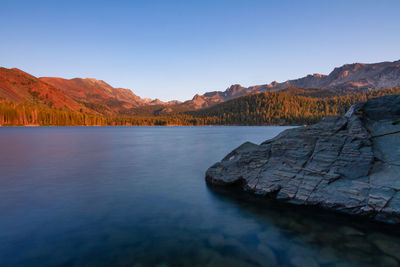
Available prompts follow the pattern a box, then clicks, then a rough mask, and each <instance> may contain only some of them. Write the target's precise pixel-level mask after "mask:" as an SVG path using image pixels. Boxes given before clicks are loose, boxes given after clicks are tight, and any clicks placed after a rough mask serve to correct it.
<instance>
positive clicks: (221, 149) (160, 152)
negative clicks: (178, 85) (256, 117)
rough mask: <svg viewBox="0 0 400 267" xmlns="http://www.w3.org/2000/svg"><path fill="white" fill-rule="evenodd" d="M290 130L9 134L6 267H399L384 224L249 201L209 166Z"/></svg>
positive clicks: (3, 183)
mask: <svg viewBox="0 0 400 267" xmlns="http://www.w3.org/2000/svg"><path fill="white" fill-rule="evenodd" d="M284 129H285V127H54V128H52V127H50V128H47V127H44V128H0V177H1V178H0V266H60V265H62V266H77V265H78V266H93V265H95V266H96V265H98V266H157V265H159V266H205V265H209V266H345V265H346V264H349V265H352V266H354V265H371V266H376V265H377V264H379V265H385V266H396V265H397V264H399V261H398V260H400V238H398V237H397V236H396V235H393V234H390V232H389V234H388V233H387V231H385V229H384V228H386V226H382V225H378V226H376V227H375V226H374V227H369V226H368V227H366V225H365V224H364V222H357V221H353V220H348V219H347V218H343V219H340V216H336V215H331V214H329V215H328V214H327V215H323V214H320V212H319V211H314V210H312V211H304V210H302V209H300V208H298V207H294V208H293V207H289V208H286V207H278V206H277V205H275V204H271V203H268V202H267V203H264V202H258V201H255V200H247V198H246V197H242V196H240V195H239V194H230V195H227V194H225V193H221V192H217V191H216V190H215V189H213V188H209V187H207V185H206V183H205V180H204V173H205V171H206V169H207V168H208V167H209V166H211V165H212V164H213V163H215V162H216V161H219V160H220V159H222V158H223V157H224V156H225V155H226V154H227V153H228V152H230V151H231V150H233V149H234V148H235V147H237V146H238V145H240V144H241V143H243V142H245V141H252V142H255V143H260V142H262V141H264V140H266V139H269V138H272V137H274V136H275V135H276V134H278V133H279V132H280V131H282V130H284Z"/></svg>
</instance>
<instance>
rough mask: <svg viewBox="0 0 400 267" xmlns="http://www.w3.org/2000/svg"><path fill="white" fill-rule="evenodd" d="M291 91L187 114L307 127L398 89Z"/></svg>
mask: <svg viewBox="0 0 400 267" xmlns="http://www.w3.org/2000/svg"><path fill="white" fill-rule="evenodd" d="M293 90H295V89H293V88H292V89H291V90H289V91H287V92H266V93H260V94H253V95H247V96H243V97H239V98H236V99H233V100H230V101H227V102H224V103H221V104H218V105H216V106H213V107H210V108H207V109H202V110H197V111H191V112H187V114H189V115H192V116H194V117H196V118H197V119H203V120H205V122H206V124H222V125H224V124H226V125H272V124H273V125H277V124H278V125H299V124H310V123H315V122H317V121H319V120H321V119H322V117H324V116H335V115H343V114H344V113H345V112H346V111H347V110H348V108H349V107H350V106H351V105H353V104H354V103H357V102H364V101H366V100H367V99H369V98H375V97H379V96H383V95H387V94H400V88H391V89H383V90H371V91H368V92H364V93H358V94H347V95H341V96H329V97H315V92H316V91H315V90H311V91H309V92H310V94H307V93H306V92H305V91H304V90H295V91H293ZM290 91H292V92H290ZM321 92H325V91H324V90H323V91H321Z"/></svg>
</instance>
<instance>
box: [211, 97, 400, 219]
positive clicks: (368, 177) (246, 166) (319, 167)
mask: <svg viewBox="0 0 400 267" xmlns="http://www.w3.org/2000/svg"><path fill="white" fill-rule="evenodd" d="M399 120H400V95H391V96H384V97H381V98H376V99H371V100H368V101H367V102H365V103H359V104H356V105H354V106H352V107H351V108H350V110H349V111H348V112H347V113H346V115H345V116H343V117H326V118H324V119H323V120H322V121H321V122H319V123H317V124H314V125H311V126H305V127H298V128H293V129H289V130H286V131H284V132H282V133H280V134H279V135H278V136H276V137H275V138H273V139H270V140H267V141H265V142H263V143H261V144H260V145H256V144H253V143H250V142H246V143H244V144H243V145H241V146H239V147H238V148H236V149H235V150H233V151H232V152H231V153H229V154H228V155H227V156H226V157H225V158H224V159H223V160H222V161H221V162H218V163H216V164H214V165H213V166H212V167H210V168H209V169H208V170H207V172H206V180H207V182H208V183H210V184H216V185H232V184H240V186H241V188H242V189H243V190H244V191H248V192H251V193H253V194H256V195H261V196H266V197H270V198H275V199H278V200H281V201H286V202H289V203H293V204H300V205H313V206H319V207H323V208H326V209H330V210H334V211H339V212H343V213H349V214H354V215H359V216H366V217H369V218H372V219H375V220H378V221H384V222H388V223H395V224H398V223H400V193H399V190H400V135H399V134H398V133H399V132H400V124H399V123H398V122H399Z"/></svg>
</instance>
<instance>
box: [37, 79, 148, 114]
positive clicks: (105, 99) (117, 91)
mask: <svg viewBox="0 0 400 267" xmlns="http://www.w3.org/2000/svg"><path fill="white" fill-rule="evenodd" d="M40 80H41V81H43V82H46V83H48V84H51V85H53V86H54V87H56V88H58V89H59V90H60V91H61V92H62V93H63V94H65V95H67V96H69V97H71V98H73V99H75V100H77V101H80V102H82V103H84V104H85V105H86V106H88V107H90V108H92V109H94V110H96V111H98V112H101V113H106V114H107V113H124V114H129V113H130V110H131V109H132V108H134V107H138V106H140V105H144V104H147V101H146V100H143V99H141V98H140V97H138V96H137V95H135V94H134V93H133V92H132V91H131V90H129V89H122V88H114V87H112V86H111V85H109V84H107V83H106V82H104V81H101V80H96V79H89V78H87V79H81V78H75V79H70V80H68V79H63V78H53V77H42V78H40Z"/></svg>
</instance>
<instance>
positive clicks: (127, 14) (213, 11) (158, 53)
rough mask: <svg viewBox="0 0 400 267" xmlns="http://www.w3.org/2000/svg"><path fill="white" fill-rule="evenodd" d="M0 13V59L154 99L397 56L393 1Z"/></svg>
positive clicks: (92, 4)
mask: <svg viewBox="0 0 400 267" xmlns="http://www.w3.org/2000/svg"><path fill="white" fill-rule="evenodd" d="M0 18H1V23H0V66H3V67H8V68H10V67H18V68H20V69H22V70H25V71H27V72H29V73H31V74H33V75H35V76H38V77H40V76H58V77H64V78H74V77H93V78H97V79H102V80H104V81H106V82H108V83H110V84H111V85H112V86H114V87H123V88H129V89H132V90H133V91H134V92H135V93H136V94H137V95H139V96H141V97H151V98H155V97H158V98H160V99H161V100H171V99H180V100H185V99H189V98H192V97H193V95H194V94H196V93H204V92H206V91H213V90H225V89H226V88H227V87H228V86H230V85H231V84H235V83H240V84H242V85H245V86H249V85H256V84H265V83H270V82H271V81H273V80H277V81H285V80H287V79H292V78H298V77H301V76H304V75H306V74H308V73H317V72H318V73H323V74H327V73H329V72H330V71H331V70H332V69H333V67H335V66H340V65H342V64H345V63H353V62H366V63H368V62H378V61H393V60H398V59H400V1H399V0H376V1H369V0H360V1H356V0H354V1H351V0H347V1H340V0H335V1H327V0H326V1H322V0H321V1H311V0H310V1H307V0H303V1H300V0H299V1H296V0H293V1H288V0H276V1H267V0H265V1H255V0H254V1H252V0H243V1H235V0H229V1H228V0H197V1H191V0H182V1H168V0H159V1H152V0H142V1H111V0H110V1H101V0H96V1H84V0H81V1H73V0H72V1H71V0H69V1H55V0H54V1H32V0H26V1H20V0H0Z"/></svg>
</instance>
